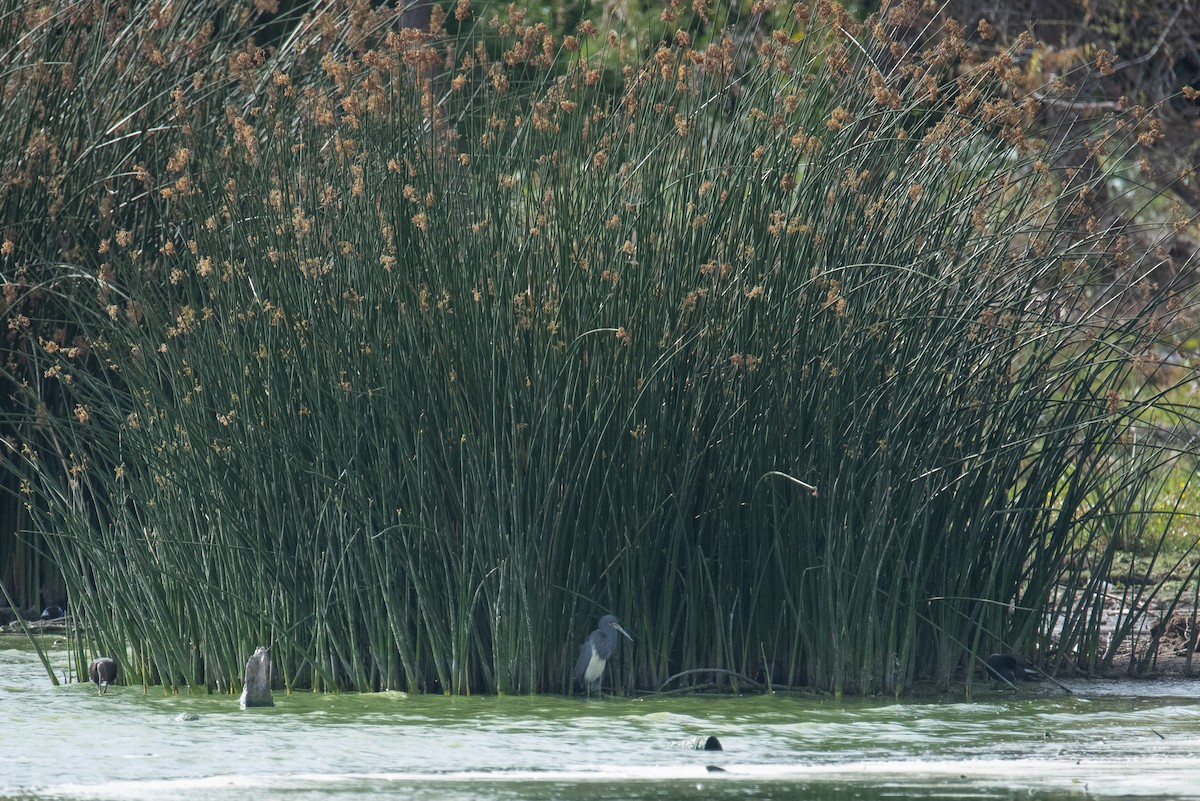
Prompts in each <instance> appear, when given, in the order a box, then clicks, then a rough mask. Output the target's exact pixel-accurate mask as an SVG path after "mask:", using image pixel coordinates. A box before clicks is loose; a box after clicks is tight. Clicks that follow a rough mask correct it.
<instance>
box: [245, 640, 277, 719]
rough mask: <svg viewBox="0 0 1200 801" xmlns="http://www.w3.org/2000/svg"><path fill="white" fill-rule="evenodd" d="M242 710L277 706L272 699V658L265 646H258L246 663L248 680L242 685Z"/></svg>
mask: <svg viewBox="0 0 1200 801" xmlns="http://www.w3.org/2000/svg"><path fill="white" fill-rule="evenodd" d="M241 703H242V709H247V708H249V707H252V706H275V699H273V698H272V697H271V657H270V656H269V655H268V654H267V649H266V647H265V646H262V645H260V646H258V647H257V648H255V649H254V653H253V654H252V655H251V656H250V659H248V660H247V661H246V680H245V682H244V683H243V684H242V701H241Z"/></svg>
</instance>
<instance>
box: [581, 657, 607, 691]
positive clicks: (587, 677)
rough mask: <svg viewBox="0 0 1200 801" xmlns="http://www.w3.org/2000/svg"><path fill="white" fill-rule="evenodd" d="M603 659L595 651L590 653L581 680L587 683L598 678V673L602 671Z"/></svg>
mask: <svg viewBox="0 0 1200 801" xmlns="http://www.w3.org/2000/svg"><path fill="white" fill-rule="evenodd" d="M604 665H605V660H603V659H601V658H600V657H599V656H598V655H597V654H596V653H595V652H593V653H592V658H591V659H589V660H588V664H587V669H586V670H584V671H583V680H584V681H585V682H587V683H588V684H591V683H592V682H594V681H596V679H598V678H600V674H601V673H603V672H604Z"/></svg>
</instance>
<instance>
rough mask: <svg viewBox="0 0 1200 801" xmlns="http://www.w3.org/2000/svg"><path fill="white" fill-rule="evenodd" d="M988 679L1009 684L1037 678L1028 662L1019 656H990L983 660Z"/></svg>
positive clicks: (1035, 672)
mask: <svg viewBox="0 0 1200 801" xmlns="http://www.w3.org/2000/svg"><path fill="white" fill-rule="evenodd" d="M984 665H985V666H986V667H985V671H986V673H987V677H988V678H989V679H996V680H1003V681H1007V682H1008V683H1010V684H1016V683H1017V682H1018V681H1025V680H1026V679H1032V678H1036V677H1037V671H1036V670H1035V669H1034V668H1033V665H1031V664H1030V662H1029V660H1028V659H1026V658H1025V657H1023V656H1021V655H1020V654H992V655H991V656H989V657H988V658H987V659H986V660H984Z"/></svg>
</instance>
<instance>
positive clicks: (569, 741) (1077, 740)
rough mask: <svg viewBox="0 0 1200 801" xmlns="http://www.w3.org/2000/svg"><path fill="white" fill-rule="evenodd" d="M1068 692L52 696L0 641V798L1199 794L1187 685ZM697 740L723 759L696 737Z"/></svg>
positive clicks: (1194, 687)
mask: <svg viewBox="0 0 1200 801" xmlns="http://www.w3.org/2000/svg"><path fill="white" fill-rule="evenodd" d="M52 659H53V662H54V664H55V665H56V666H57V667H58V669H59V672H60V674H61V673H62V672H65V665H66V659H65V655H64V654H61V653H55V654H53V655H52ZM1072 686H1073V687H1074V689H1075V690H1076V694H1075V695H1067V694H1065V693H1063V692H1061V691H1058V690H1055V689H1054V688H1053V687H1051V686H1049V685H1040V686H1037V687H1034V686H1032V685H1026V686H1025V687H1022V690H1021V693H1020V694H1013V693H1012V692H1011V691H1009V692H1007V693H999V692H996V693H990V694H986V695H985V696H977V698H976V700H975V701H973V702H965V701H961V700H960V701H919V702H888V701H881V700H872V701H847V702H840V703H839V702H834V701H832V700H828V699H821V698H809V697H795V696H782V695H772V696H767V695H763V696H747V697H741V698H733V697H718V698H713V697H682V698H680V697H671V698H646V699H629V698H605V699H604V700H601V701H596V700H592V701H585V700H582V699H580V698H566V697H557V696H533V697H514V698H495V697H473V698H445V697H441V696H408V695H405V694H403V693H380V694H374V695H357V694H353V695H350V694H347V695H318V694H312V693H294V694H291V695H287V694H284V693H280V692H277V693H276V695H275V701H276V706H275V707H274V708H270V709H255V710H247V711H243V710H241V709H239V708H238V704H237V698H236V697H232V696H224V695H220V696H213V695H199V694H197V695H170V694H166V693H164V692H163V691H162V690H161V689H160V688H151V689H150V691H149V692H148V693H144V692H143V690H142V688H141V687H123V686H116V687H113V688H112V689H110V690H109V692H108V694H107V695H104V696H97V695H96V691H95V688H94V687H92V686H91V685H86V684H71V685H63V686H60V687H53V686H52V685H51V684H50V682H49V680H48V679H47V677H46V673H45V671H44V669H43V668H42V666H41V664H40V662H39V661H38V659H37V657H36V655H35V654H34V653H33V652H32V651H30V650H28V649H27V648H23V647H19V646H15V644H14V642H13V641H7V642H3V643H0V755H2V757H0V758H2V759H3V762H0V765H3V768H2V769H0V799H39V800H43V799H45V800H49V799H131V800H132V801H138V800H140V799H146V800H147V801H149V800H150V799H155V800H156V801H157V799H164V798H169V799H171V801H234V800H235V799H236V800H237V801H241V800H242V799H245V798H247V797H251V796H252V797H254V798H256V799H276V798H278V799H296V800H297V801H300V800H302V799H303V800H305V801H307V799H314V800H315V799H321V800H322V801H350V800H351V799H366V798H368V797H371V798H374V797H378V796H379V795H380V794H387V795H393V796H400V795H403V796H404V797H406V798H416V799H426V798H437V799H453V800H454V801H473V800H475V799H492V798H500V799H508V798H514V799H515V798H534V799H560V798H561V799H600V798H631V799H643V798H644V799H693V798H694V799H726V798H768V799H884V798H887V799H904V798H912V799H916V798H922V799H926V798H983V799H1016V798H1022V799H1066V798H1072V799H1074V798H1121V797H1145V798H1164V797H1171V798H1196V799H1200V681H1196V680H1179V681H1174V682H1156V683H1152V684H1149V683H1144V682H1090V683H1083V682H1080V683H1076V684H1074V685H1072ZM192 716H194V717H195V719H194V720H189V719H186V718H189V717H192ZM710 734H711V735H717V736H718V737H719V738H720V740H721V742H722V744H723V745H724V748H725V750H724V751H721V752H705V751H697V750H695V748H694V747H693V744H694V742H695V740H696V739H697V738H702V737H705V736H708V735H710ZM712 768H720V769H721V770H720V771H714V770H712Z"/></svg>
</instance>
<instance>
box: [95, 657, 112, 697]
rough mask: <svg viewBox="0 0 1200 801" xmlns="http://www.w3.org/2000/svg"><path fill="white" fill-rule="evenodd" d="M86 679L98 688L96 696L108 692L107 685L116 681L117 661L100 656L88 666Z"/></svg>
mask: <svg viewBox="0 0 1200 801" xmlns="http://www.w3.org/2000/svg"><path fill="white" fill-rule="evenodd" d="M88 677H89V678H90V679H91V680H92V682H93V683H95V685H96V687H97V688H98V694H100V695H103V694H104V693H106V692H108V685H110V684H112V683H113V682H114V681H116V680H117V660H115V659H113V658H112V657H108V656H102V657H100V658H99V659H93V660H92V663H91V664H90V665H88Z"/></svg>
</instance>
